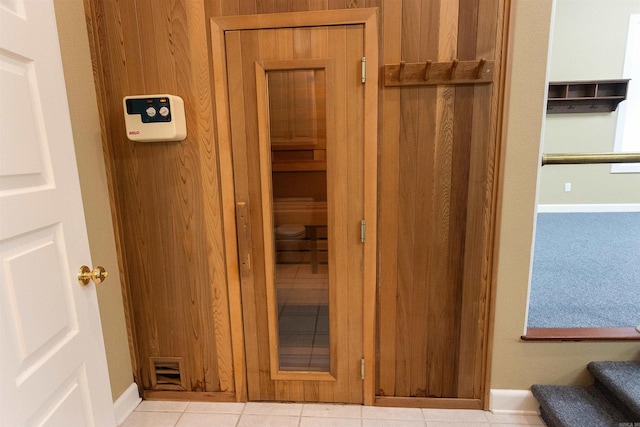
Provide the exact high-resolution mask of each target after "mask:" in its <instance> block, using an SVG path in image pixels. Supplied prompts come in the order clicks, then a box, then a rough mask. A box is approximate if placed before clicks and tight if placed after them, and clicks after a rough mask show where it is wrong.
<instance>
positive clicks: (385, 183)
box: [376, 0, 404, 396]
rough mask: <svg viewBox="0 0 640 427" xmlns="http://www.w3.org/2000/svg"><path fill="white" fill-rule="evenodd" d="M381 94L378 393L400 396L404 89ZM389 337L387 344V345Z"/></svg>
mask: <svg viewBox="0 0 640 427" xmlns="http://www.w3.org/2000/svg"><path fill="white" fill-rule="evenodd" d="M397 3H398V4H394V5H393V6H391V5H390V3H383V4H382V31H383V37H382V39H383V43H382V55H381V62H382V63H397V62H400V59H401V50H400V45H401V31H402V10H403V7H404V5H403V0H400V1H399V2H397ZM380 92H381V95H380V114H379V120H380V129H381V131H380V134H379V139H380V154H379V161H378V162H379V171H380V172H379V173H380V176H379V178H378V185H379V189H380V190H379V194H380V200H384V201H385V203H381V204H380V206H379V209H378V210H379V226H378V236H379V244H378V253H379V256H378V258H379V259H380V265H379V267H378V271H379V277H378V287H379V301H378V307H379V308H378V311H377V325H378V326H377V329H378V332H377V333H378V346H377V351H378V357H379V364H378V370H377V385H376V394H378V395H381V396H396V387H395V384H396V333H397V331H396V325H397V310H396V298H397V275H398V254H397V251H398V224H399V221H398V213H399V212H398V205H399V197H398V193H399V191H398V188H399V183H398V175H399V140H400V109H401V105H400V89H399V88H383V89H382V90H381V91H380ZM382 343H384V345H382Z"/></svg>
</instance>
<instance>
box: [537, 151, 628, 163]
mask: <svg viewBox="0 0 640 427" xmlns="http://www.w3.org/2000/svg"><path fill="white" fill-rule="evenodd" d="M598 163H640V153H545V154H543V155H542V166H545V165H589V164H598Z"/></svg>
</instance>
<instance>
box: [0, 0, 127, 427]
mask: <svg viewBox="0 0 640 427" xmlns="http://www.w3.org/2000/svg"><path fill="white" fill-rule="evenodd" d="M90 262H91V258H90V254H89V245H88V240H87V234H86V228H85V221H84V214H83V210H82V200H81V198H80V187H79V183H78V171H77V166H76V160H75V153H74V148H73V140H72V134H71V125H70V120H69V111H68V105H67V97H66V91H65V86H64V80H63V74H62V62H61V59H60V48H59V45H58V34H57V29H56V22H55V15H54V9H53V3H52V1H51V0H27V1H24V0H0V425H2V426H7V427H17V426H65V427H68V426H94V425H95V426H114V425H115V417H114V412H113V404H112V400H111V392H110V390H109V379H108V372H107V362H106V357H105V353H104V343H103V338H102V330H101V327H100V319H99V315H98V305H97V299H96V290H95V285H94V284H93V283H91V284H90V285H89V286H86V287H81V286H80V285H79V284H78V281H77V278H76V277H77V271H78V269H79V267H80V265H81V264H90Z"/></svg>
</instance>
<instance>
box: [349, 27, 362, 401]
mask: <svg viewBox="0 0 640 427" xmlns="http://www.w3.org/2000/svg"><path fill="white" fill-rule="evenodd" d="M363 36H364V33H363V27H362V26H361V25H358V26H356V25H349V26H347V27H346V34H345V37H346V42H347V43H346V44H347V45H346V58H347V62H346V63H345V74H346V79H345V86H346V87H345V93H346V94H347V98H346V105H345V107H346V117H347V163H348V172H347V194H348V204H347V211H348V212H347V218H348V223H347V227H346V231H347V234H346V241H347V245H348V247H349V248H348V253H349V268H348V290H349V291H348V292H349V296H348V307H362V303H363V268H364V258H363V255H364V247H363V244H362V243H361V241H360V239H359V237H360V224H361V223H360V221H361V220H363V219H364V183H363V179H364V157H363V153H364V135H363V132H364V126H363V123H364V116H363V114H364V112H363V107H364V91H363V85H362V82H361V80H360V78H361V72H360V69H359V65H360V59H361V58H362V56H363V54H364V53H363V47H364V39H363ZM362 315H363V310H362V309H360V310H354V309H353V308H352V309H350V310H349V329H348V334H349V349H348V359H349V360H348V364H349V367H348V372H349V382H348V386H349V400H348V401H349V402H351V403H362V397H363V396H362V391H363V389H362V378H361V376H360V372H359V371H360V360H361V358H362V357H364V354H363V348H362V345H363V326H364V325H363V319H362Z"/></svg>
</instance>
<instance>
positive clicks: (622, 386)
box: [587, 361, 640, 422]
mask: <svg viewBox="0 0 640 427" xmlns="http://www.w3.org/2000/svg"><path fill="white" fill-rule="evenodd" d="M587 368H588V369H589V371H590V372H591V373H592V374H593V376H594V377H595V378H596V384H598V383H599V384H601V385H602V386H603V387H602V388H606V391H608V392H610V393H611V394H612V395H613V396H614V398H613V399H612V400H613V401H615V402H616V403H620V404H622V405H624V406H625V407H626V408H625V410H626V412H627V413H628V415H629V416H631V417H632V418H633V419H634V421H636V422H638V421H640V362H639V361H625V362H591V363H589V365H587Z"/></svg>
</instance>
